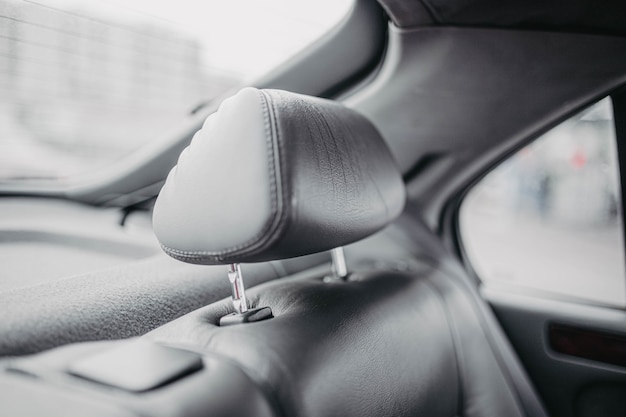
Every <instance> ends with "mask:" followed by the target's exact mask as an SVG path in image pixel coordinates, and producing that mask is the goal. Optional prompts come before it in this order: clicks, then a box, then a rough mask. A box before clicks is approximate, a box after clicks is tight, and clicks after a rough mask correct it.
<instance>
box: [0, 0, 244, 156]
mask: <svg viewBox="0 0 626 417" xmlns="http://www.w3.org/2000/svg"><path fill="white" fill-rule="evenodd" d="M52 4H54V3H52ZM159 23H160V22H159V21H157V20H155V19H149V18H148V17H146V18H145V19H141V18H140V16H130V17H125V16H123V15H120V17H115V19H113V18H112V17H106V16H104V15H94V12H89V11H87V10H84V9H80V8H78V9H63V8H60V7H55V6H51V5H49V4H48V3H43V2H42V3H41V4H39V3H37V2H24V1H17V0H0V92H1V93H0V118H1V119H2V120H1V121H2V125H4V126H5V129H4V130H5V132H3V133H2V135H1V136H0V144H2V143H3V142H4V145H5V146H4V147H3V148H0V149H4V151H5V152H4V153H5V156H6V155H7V152H8V151H7V149H10V147H11V146H14V145H15V144H16V143H19V144H21V145H26V144H28V143H33V142H38V143H45V144H48V145H50V146H53V147H55V148H56V149H61V150H65V151H71V152H72V153H74V154H79V155H81V157H82V156H92V157H95V156H103V155H109V156H111V157H112V156H114V155H117V154H119V155H123V154H124V153H126V152H128V151H129V150H132V149H135V148H137V147H139V146H141V145H142V144H143V143H145V142H147V141H149V140H151V139H152V138H153V137H154V136H155V135H158V134H159V133H162V131H163V130H164V129H168V128H170V127H171V126H172V125H174V124H175V123H177V121H179V120H181V119H182V118H183V117H184V116H185V115H186V114H188V113H189V111H190V110H191V109H192V108H193V107H194V106H195V105H196V104H197V103H198V102H201V101H203V100H206V99H207V98H211V97H214V96H217V95H219V94H220V93H222V92H224V91H226V90H227V89H229V88H232V86H233V85H235V84H236V82H237V81H236V80H234V79H232V78H230V77H228V76H226V75H224V74H220V73H218V72H216V71H214V70H212V69H211V68H209V67H208V66H207V64H206V63H205V62H203V59H202V50H201V46H200V45H199V44H198V43H197V42H196V41H195V40H194V39H190V38H189V37H186V36H185V35H184V34H182V33H181V32H180V31H175V30H173V29H172V28H171V25H170V26H168V25H167V24H166V22H163V24H159ZM15 146H18V145H15ZM0 152H2V151H1V150H0ZM0 158H1V156H0ZM13 163H15V161H13Z"/></svg>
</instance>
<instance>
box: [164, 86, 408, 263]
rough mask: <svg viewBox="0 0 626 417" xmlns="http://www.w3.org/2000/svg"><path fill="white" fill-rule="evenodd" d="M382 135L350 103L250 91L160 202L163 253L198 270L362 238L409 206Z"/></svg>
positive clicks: (220, 114) (207, 128)
mask: <svg viewBox="0 0 626 417" xmlns="http://www.w3.org/2000/svg"><path fill="white" fill-rule="evenodd" d="M404 199H405V189H404V183H403V181H402V177H401V175H400V173H399V171H398V168H397V166H396V163H395V161H394V160H393V157H392V156H391V154H390V152H389V149H388V148H387V146H386V145H385V142H384V141H383V139H382V138H381V136H380V134H379V133H378V131H377V130H376V128H375V127H374V126H373V125H372V124H371V123H370V122H369V121H368V120H367V119H366V118H365V117H363V116H361V115H360V114H358V113H356V112H355V111H353V110H350V109H348V108H346V107H344V106H343V105H341V104H339V103H336V102H333V101H329V100H323V99H319V98H315V97H308V96H303V95H300V94H294V93H289V92H286V91H279V90H257V89H254V88H245V89H243V90H241V91H240V92H239V93H238V94H237V95H235V96H233V97H231V98H229V99H227V100H225V101H224V102H223V103H222V104H221V106H220V108H219V110H218V111H217V112H216V113H214V114H212V115H211V116H209V117H208V118H207V120H206V122H205V123H204V126H203V127H202V129H201V130H200V131H198V133H196V135H195V136H194V138H193V140H192V141H191V144H190V145H189V147H188V148H187V149H185V150H184V151H183V152H182V153H181V155H180V158H179V160H178V165H177V166H176V167H174V169H172V171H171V172H170V174H169V176H168V178H167V181H166V183H165V185H164V186H163V189H162V190H161V193H160V194H159V197H158V199H157V202H156V206H155V208H154V215H153V225H154V231H155V233H156V236H157V238H158V239H159V241H160V242H161V246H162V247H163V250H164V251H165V252H166V253H167V254H168V255H170V256H172V257H174V258H176V259H179V260H181V261H185V262H190V263H197V264H223V263H233V262H261V261H269V260H275V259H282V258H290V257H295V256H300V255H306V254H310V253H315V252H321V251H325V250H329V249H333V248H335V247H338V246H343V245H346V244H348V243H352V242H354V241H357V240H359V239H362V238H364V237H366V236H368V235H370V234H372V233H374V232H376V231H378V230H379V229H381V228H382V227H384V226H385V225H387V224H388V223H389V222H390V221H392V220H393V219H394V218H395V217H396V216H398V215H399V214H400V212H401V211H402V208H403V206H404Z"/></svg>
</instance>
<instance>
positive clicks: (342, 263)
mask: <svg viewBox="0 0 626 417" xmlns="http://www.w3.org/2000/svg"><path fill="white" fill-rule="evenodd" d="M330 256H331V258H332V269H333V275H334V276H335V277H336V278H339V279H346V277H347V276H348V266H347V265H346V257H345V255H344V253H343V247H341V246H340V247H338V248H335V249H333V250H331V251H330Z"/></svg>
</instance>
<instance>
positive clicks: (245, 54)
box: [32, 0, 354, 78]
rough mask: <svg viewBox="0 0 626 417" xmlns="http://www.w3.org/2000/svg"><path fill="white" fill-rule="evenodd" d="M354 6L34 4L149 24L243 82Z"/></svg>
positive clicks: (333, 2)
mask: <svg viewBox="0 0 626 417" xmlns="http://www.w3.org/2000/svg"><path fill="white" fill-rule="evenodd" d="M353 1H354V0H32V2H36V3H40V4H46V5H50V6H62V7H63V8H67V7H68V6H69V7H73V8H74V7H75V8H77V9H83V10H85V11H89V12H90V14H91V13H93V12H94V11H95V12H97V13H99V14H100V13H101V14H103V15H105V16H107V17H110V18H113V19H115V20H118V21H120V20H121V21H129V22H133V21H146V20H148V21H151V22H153V23H157V24H163V25H164V26H166V27H169V28H171V29H174V30H177V31H181V32H184V33H186V34H188V35H189V36H192V37H194V38H196V39H197V40H198V41H199V42H201V43H202V45H203V47H204V48H203V49H204V51H205V55H204V60H205V61H206V65H209V66H211V67H214V68H215V69H217V70H221V71H225V72H228V73H233V74H236V75H239V76H241V77H243V78H250V77H255V76H259V75H261V74H262V73H264V72H266V71H268V70H269V69H271V68H272V67H274V66H276V65H277V64H278V63H280V62H282V61H284V60H286V59H287V58H288V57H290V56H292V55H293V54H294V53H296V52H298V51H299V50H301V49H302V48H303V46H304V45H306V44H307V43H310V42H312V41H314V40H315V39H317V38H319V37H320V36H321V35H322V34H323V33H324V32H326V31H327V30H328V29H329V28H330V27H332V25H334V24H335V23H337V22H338V21H339V20H341V18H342V17H343V16H345V15H346V13H347V11H348V10H349V8H350V6H351V5H352V3H353Z"/></svg>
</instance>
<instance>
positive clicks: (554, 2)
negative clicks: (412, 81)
mask: <svg viewBox="0 0 626 417" xmlns="http://www.w3.org/2000/svg"><path fill="white" fill-rule="evenodd" d="M379 3H380V4H381V5H382V6H383V7H384V8H385V10H386V11H387V13H388V14H389V16H390V17H391V19H392V20H393V22H394V23H395V24H396V25H397V26H399V27H416V26H427V25H432V24H438V25H450V26H479V27H498V28H503V27H510V28H516V29H533V30H548V31H557V32H583V33H597V34H607V35H618V36H626V2H624V0H593V1H592V0H379Z"/></svg>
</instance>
